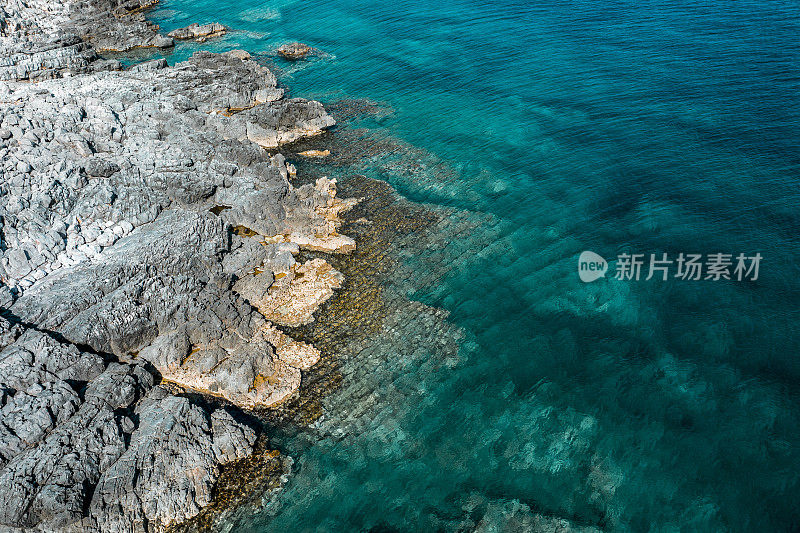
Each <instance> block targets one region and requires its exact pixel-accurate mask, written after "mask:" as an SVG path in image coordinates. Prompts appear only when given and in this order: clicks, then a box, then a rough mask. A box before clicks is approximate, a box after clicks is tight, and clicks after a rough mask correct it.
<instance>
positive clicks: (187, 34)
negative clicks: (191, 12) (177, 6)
mask: <svg viewBox="0 0 800 533" xmlns="http://www.w3.org/2000/svg"><path fill="white" fill-rule="evenodd" d="M227 31H228V30H227V29H226V28H225V26H223V25H222V24H218V23H216V22H212V23H210V24H202V25H200V24H198V23H196V22H195V23H194V24H190V25H188V26H186V27H185V28H178V29H177V30H173V31H171V32H169V33H168V34H167V36H168V37H172V38H173V39H181V40H187V39H195V40H197V41H198V42H204V41H205V40H206V39H209V38H211V37H219V36H221V35H225V32H227Z"/></svg>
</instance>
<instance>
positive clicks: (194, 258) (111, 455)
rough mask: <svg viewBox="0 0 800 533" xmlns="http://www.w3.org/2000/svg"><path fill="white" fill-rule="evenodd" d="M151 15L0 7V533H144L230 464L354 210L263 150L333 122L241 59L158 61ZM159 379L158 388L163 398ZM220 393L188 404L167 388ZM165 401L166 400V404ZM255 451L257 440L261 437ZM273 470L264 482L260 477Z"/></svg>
mask: <svg viewBox="0 0 800 533" xmlns="http://www.w3.org/2000/svg"><path fill="white" fill-rule="evenodd" d="M153 3H154V2H153V1H152V0H134V1H132V2H127V3H123V2H117V1H113V0H83V1H67V2H64V3H58V2H55V1H54V0H25V1H23V0H11V1H9V2H6V3H4V5H3V6H2V7H0V117H2V121H0V161H1V163H0V164H1V165H2V176H3V179H2V182H1V183H0V187H2V194H1V195H0V217H1V219H2V228H1V229H2V241H0V252H1V253H2V255H1V256H0V276H2V278H1V279H0V306H1V307H2V315H3V316H4V318H3V319H2V320H0V339H1V340H2V342H0V350H2V351H0V487H1V488H0V494H2V495H3V498H0V525H2V526H3V527H4V528H6V529H9V530H31V531H56V530H59V531H161V530H163V529H165V528H167V527H170V526H173V527H174V526H176V525H177V524H180V523H182V522H184V521H186V520H187V519H190V518H192V517H194V516H196V515H198V513H200V512H201V510H202V508H203V507H205V506H207V505H209V504H210V503H211V502H212V493H213V491H214V486H215V483H216V481H217V478H218V476H219V474H220V470H221V467H222V466H223V465H226V464H230V463H232V462H236V461H246V458H247V457H248V456H250V454H252V453H253V449H254V446H255V445H256V436H257V427H255V424H253V423H252V422H251V421H248V419H247V417H244V416H241V414H242V411H241V409H255V408H258V409H263V408H266V407H269V406H274V405H277V404H280V403H282V402H285V401H287V400H288V399H291V398H293V397H295V396H296V395H297V391H298V388H299V386H300V382H301V378H302V372H303V371H305V370H307V369H309V368H310V367H311V366H313V365H314V364H315V363H316V362H317V361H318V360H319V358H320V352H319V350H318V349H317V348H315V347H314V346H312V345H311V344H309V343H306V342H302V341H299V340H295V339H293V338H292V337H290V336H289V335H287V333H286V332H285V331H283V330H282V329H281V328H283V327H296V326H299V325H302V324H308V323H309V322H310V321H312V320H313V313H314V311H315V310H316V309H317V308H318V307H319V306H320V305H322V304H323V303H324V302H325V301H326V300H327V299H328V298H330V297H331V296H332V294H333V291H334V290H335V289H337V288H338V287H340V286H341V284H342V282H343V277H342V275H341V274H340V273H339V272H338V271H336V270H335V269H334V268H333V267H331V265H330V264H329V263H328V262H327V261H326V260H325V259H324V258H321V257H316V258H313V259H309V260H308V261H305V262H301V261H298V260H297V259H296V256H297V255H298V254H299V253H300V251H301V250H308V251H314V252H324V253H334V254H343V253H348V252H351V251H352V250H353V249H354V248H355V245H356V244H355V241H354V240H353V239H351V238H349V237H347V236H345V235H342V234H340V233H339V232H338V229H339V227H340V225H341V223H342V221H341V219H340V215H341V214H342V213H343V212H345V211H347V210H348V209H350V208H352V207H353V206H354V205H355V200H341V199H339V198H337V196H336V183H335V181H334V180H330V179H327V178H325V177H320V178H319V179H317V180H316V181H315V182H314V183H309V184H306V185H303V186H299V187H295V186H293V185H292V184H291V182H290V177H292V176H293V174H294V173H295V172H296V171H295V169H294V167H293V166H292V165H290V164H288V163H287V162H286V160H285V159H284V157H283V156H282V155H281V154H280V153H279V152H280V147H281V146H283V145H286V144H287V143H292V142H296V141H298V140H300V139H303V138H308V137H312V136H316V135H318V134H320V133H321V132H323V131H324V130H326V129H327V128H330V127H331V126H333V125H334V123H335V122H334V120H333V119H332V118H331V117H330V116H329V115H328V113H327V112H326V110H325V109H324V108H323V106H322V105H321V104H320V103H318V102H314V101H308V100H303V99H296V98H286V97H285V96H284V91H283V89H281V88H279V87H278V85H277V82H276V79H275V76H274V75H273V74H272V73H271V72H270V71H269V70H268V69H266V68H264V67H262V66H260V65H258V64H257V63H255V62H254V61H251V60H250V57H249V54H247V52H244V51H231V52H227V53H224V54H211V53H207V52H198V53H196V54H195V55H194V56H193V57H192V58H190V59H189V60H187V61H185V62H182V63H179V64H177V65H175V66H173V67H170V66H168V65H167V64H166V62H165V61H164V60H155V61H149V62H146V63H142V64H139V65H136V66H134V67H132V68H130V69H127V70H123V69H122V68H123V67H122V64H121V63H120V62H118V61H115V60H106V59H102V58H101V57H100V56H99V55H98V53H97V52H98V51H108V50H116V51H126V50H131V49H133V48H137V47H153V46H155V47H161V46H169V45H171V44H172V40H171V38H169V37H164V36H161V35H159V34H158V31H157V30H158V28H157V27H155V26H153V25H152V24H150V23H148V22H147V21H146V20H145V19H144V16H143V14H142V13H141V10H142V9H144V8H147V7H149V6H150V5H152V4H153ZM176 386H177V387H178V389H177V390H176ZM181 390H188V391H197V392H200V393H202V394H204V395H211V396H214V397H218V398H221V399H222V400H224V402H223V404H224V405H226V407H224V406H223V407H212V408H208V407H207V404H205V403H204V402H196V401H193V400H191V399H190V398H191V395H189V396H188V397H187V396H186V395H184V394H180V391H181ZM176 394H177V395H176ZM260 446H262V447H263V446H264V445H263V441H262V444H260ZM278 470H280V468H278Z"/></svg>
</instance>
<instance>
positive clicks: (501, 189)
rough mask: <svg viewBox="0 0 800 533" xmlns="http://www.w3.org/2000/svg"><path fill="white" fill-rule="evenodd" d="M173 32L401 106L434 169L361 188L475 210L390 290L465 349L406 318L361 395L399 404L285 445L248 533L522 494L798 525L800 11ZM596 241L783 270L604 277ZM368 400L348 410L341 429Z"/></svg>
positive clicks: (185, 19) (263, 7) (178, 7)
mask: <svg viewBox="0 0 800 533" xmlns="http://www.w3.org/2000/svg"><path fill="white" fill-rule="evenodd" d="M152 15H153V17H154V18H155V20H156V21H157V22H159V23H160V24H161V25H162V27H163V29H164V30H166V31H169V30H172V29H174V28H176V27H180V26H184V25H186V24H188V23H191V22H200V23H202V22H211V21H215V22H221V23H223V24H226V25H227V26H229V27H231V28H234V30H235V31H233V32H231V33H230V34H229V35H227V36H226V37H225V38H223V39H221V40H217V41H213V42H209V43H206V44H205V45H202V48H203V49H210V50H216V51H221V50H227V49H231V48H239V47H241V48H245V49H247V50H249V51H250V52H251V53H256V52H264V53H265V54H267V55H269V54H270V53H271V52H272V51H274V49H275V48H276V47H277V46H278V45H279V44H281V43H283V42H286V41H288V40H292V41H293V40H299V41H302V42H306V43H308V44H311V45H312V46H314V47H316V48H319V49H320V50H322V51H324V52H326V53H327V54H328V55H327V56H325V57H320V58H315V59H313V60H311V61H307V62H302V63H295V64H290V63H287V62H283V61H281V60H277V59H275V60H274V66H275V67H276V69H277V70H278V71H279V73H280V75H281V76H280V79H281V81H282V82H283V83H285V84H287V85H288V86H290V87H291V90H292V94H293V95H295V96H303V97H309V98H316V99H319V100H321V101H323V102H325V103H331V102H334V101H337V100H340V99H347V98H366V99H369V100H373V101H377V102H382V103H385V104H386V105H388V106H390V107H391V108H392V109H393V110H394V112H393V113H392V114H391V115H389V116H388V117H385V118H382V119H380V120H375V121H368V122H367V123H366V126H368V127H369V128H371V129H373V130H374V131H375V132H377V133H378V134H380V135H385V136H391V137H393V138H395V139H398V140H401V141H403V142H405V143H408V145H409V146H414V147H417V148H418V149H419V150H423V151H424V154H425V159H424V163H425V167H423V168H417V169H413V171H412V170H411V169H409V167H408V166H402V165H400V166H397V165H395V166H392V165H379V164H376V165H375V167H374V168H372V169H359V170H360V171H364V172H371V174H372V175H373V176H374V177H379V178H381V179H384V180H386V181H388V182H389V183H391V184H392V185H393V186H394V187H396V188H397V189H398V190H399V191H400V192H401V193H402V194H403V195H405V196H406V197H407V198H409V199H411V200H413V201H418V202H426V203H429V204H434V205H439V206H445V207H447V208H452V209H454V210H455V212H458V213H461V214H460V215H459V216H458V217H454V218H453V219H450V220H449V222H447V223H443V224H441V226H440V227H437V228H434V229H433V230H431V233H430V234H428V235H426V237H425V238H426V239H428V240H427V241H426V242H427V243H428V244H427V249H426V250H425V251H424V252H420V251H418V250H417V249H418V248H419V247H423V248H426V243H424V242H416V243H413V246H411V248H414V246H416V248H414V251H413V253H412V252H409V251H406V252H402V250H398V251H397V254H398V255H400V256H402V257H404V262H403V267H402V270H401V272H402V276H401V277H402V278H403V280H401V281H397V283H396V284H395V286H394V287H392V290H394V291H401V292H402V293H403V294H407V295H408V296H410V297H411V298H413V299H415V300H417V301H420V302H423V303H425V304H427V305H430V306H433V307H437V308H442V309H445V310H447V311H449V312H450V315H449V318H448V321H449V326H448V327H452V328H455V329H459V330H460V331H461V334H459V335H456V334H453V335H452V340H453V342H458V343H460V346H459V347H458V355H457V356H453V355H452V354H451V353H450V351H448V350H438V349H437V348H435V347H434V346H433V345H434V342H433V341H434V340H436V339H438V336H439V335H440V334H441V332H440V331H439V330H436V329H435V328H432V327H430V326H429V325H428V324H426V323H423V322H424V320H423V318H424V314H422V315H418V316H417V317H416V318H414V319H412V318H409V317H406V318H405V319H402V320H400V325H399V326H398V328H397V331H398V332H399V333H396V335H395V336H394V337H392V338H389V335H388V334H387V335H386V336H385V338H384V337H382V338H378V339H376V340H375V342H374V345H373V346H372V347H371V351H370V353H372V354H373V357H372V359H371V361H373V363H372V366H370V367H369V368H370V370H371V371H370V373H369V375H368V376H362V378H363V379H364V380H365V381H366V382H367V383H369V384H370V385H372V386H374V387H375V388H376V389H377V390H378V392H377V393H376V395H375V396H376V398H377V399H376V400H375V405H374V406H373V407H371V408H370V409H366V410H365V414H363V415H362V419H361V420H359V421H358V422H357V423H356V422H353V421H352V420H350V421H349V422H347V423H344V422H342V423H341V426H342V427H343V428H345V429H344V430H342V431H341V432H340V433H336V432H335V430H334V429H331V428H327V429H326V428H325V424H322V425H321V427H320V428H317V429H316V430H313V429H312V430H307V431H302V432H299V433H298V434H296V435H287V436H283V437H281V438H280V439H279V442H280V445H281V447H282V448H283V449H286V450H287V451H289V453H291V454H292V455H294V456H295V457H296V458H297V472H296V473H295V475H294V477H293V478H292V479H291V480H290V482H289V484H288V485H287V487H286V488H285V490H284V492H283V493H282V494H281V495H280V496H279V498H278V501H277V502H276V503H275V504H274V506H273V510H277V512H276V513H275V512H271V511H270V510H267V511H265V512H262V513H260V514H258V515H256V516H252V517H248V518H247V519H246V520H244V521H240V522H238V523H237V524H235V528H234V529H235V530H237V531H285V530H288V529H289V528H291V529H299V530H330V531H342V530H370V529H374V530H392V529H397V530H434V529H444V530H455V529H458V528H459V527H464V526H465V525H468V523H469V521H475V522H477V521H480V520H481V517H482V516H483V514H484V512H485V511H486V509H491V508H494V507H493V506H496V505H499V504H500V503H502V502H513V501H518V502H520V503H522V504H524V505H527V506H528V507H529V508H530V509H531V510H532V511H535V512H540V513H544V514H548V515H555V516H564V517H567V518H569V519H571V520H574V521H575V522H577V523H580V524H584V525H595V526H599V527H602V528H605V529H608V530H615V531H617V530H618V531H672V530H678V529H680V528H681V527H683V529H684V530H687V531H695V530H697V531H720V530H731V531H790V530H796V529H797V528H798V527H800V510H798V508H797V502H798V501H800V486H799V485H798V475H799V474H800V450H798V445H799V444H800V424H799V422H800V394H799V391H800V385H799V384H800V362H798V357H797V354H798V352H800V350H798V348H800V327H799V326H798V325H797V321H798V319H799V318H800V316H798V315H800V312H799V311H800V309H799V308H798V298H799V297H800V270H799V269H798V267H797V266H796V264H795V258H796V257H798V252H800V242H799V240H798V237H797V235H798V229H800V214H799V213H800V211H798V203H799V202H800V193H799V192H798V170H799V169H800V146H798V139H800V104H798V102H800V39H798V35H800V5H798V4H797V3H796V2H778V1H776V2H737V3H720V2H710V1H709V2H620V3H615V4H613V5H609V4H608V3H606V2H593V1H576V2H538V3H535V4H534V3H523V2H517V1H495V2H491V3H489V4H486V3H482V2H476V1H473V0H450V1H446V2H439V3H436V4H433V3H430V2H422V1H415V0H401V1H398V2H390V3H389V2H387V3H380V4H376V3H375V2H367V1H363V0H335V1H331V2H313V1H311V2H292V1H277V2H255V1H250V0H248V1H244V2H241V1H239V2H233V1H226V0H222V1H220V0H217V1H214V2H211V1H208V0H201V1H189V0H163V2H162V5H161V7H160V8H159V9H158V10H156V11H155V12H153V13H152ZM198 48H200V47H199V46H198V45H193V44H181V45H179V46H178V47H177V48H176V50H175V52H174V54H172V56H171V57H170V58H169V59H170V61H177V60H180V59H183V58H185V57H187V56H188V55H190V54H191V53H192V52H193V51H194V50H196V49H198ZM343 174H345V172H344V171H343ZM341 177H345V176H344V175H343V176H341ZM465 220H467V221H469V223H468V224H465V225H466V226H467V227H468V228H469V229H464V228H463V227H461V226H460V225H459V224H462V223H464V221H465ZM437 231H438V232H439V233H438V234H437V233H436V232H437ZM437 235H438V237H437ZM586 249H589V250H594V251H595V252H598V253H600V254H601V255H603V256H605V257H606V258H607V259H611V258H614V257H615V256H616V255H617V254H619V253H621V252H623V251H627V252H636V253H645V254H650V253H655V254H661V253H663V252H667V253H669V254H670V255H672V256H674V255H676V254H677V253H679V252H685V253H688V252H698V253H713V252H726V253H734V254H736V253H739V252H744V253H747V254H753V253H755V252H760V253H761V254H762V255H763V256H764V260H763V263H762V265H761V274H760V278H759V279H758V281H756V282H747V283H736V282H732V281H717V282H711V281H706V282H700V281H691V282H690V281H680V280H670V281H667V282H661V281H656V280H651V281H638V282H635V281H617V280H614V279H607V280H600V281H597V282H595V283H593V284H583V283H581V282H580V280H579V279H578V275H577V271H576V270H577V268H576V267H577V257H578V254H579V253H580V252H581V251H582V250H586ZM612 268H613V265H612ZM398 275H400V274H398ZM420 317H423V318H420ZM437 332H438V333H437ZM404 335H405V336H404ZM440 352H441V353H440ZM445 352H446V354H445V355H443V353H445ZM448 354H449V355H448ZM381 357H383V360H384V361H385V362H384V363H382V364H379V363H378V362H376V361H380V360H381ZM398 361H401V362H402V364H399V363H398ZM443 361H444V362H443ZM346 364H347V365H350V366H352V367H357V366H358V365H359V364H365V365H366V363H365V362H364V360H362V361H359V360H358V359H353V360H349V361H348V362H347V363H346ZM367 366H369V365H367ZM356 397H357V398H361V397H360V396H358V395H357V394H356V393H355V392H354V391H353V389H352V388H348V387H345V388H344V389H343V390H342V391H341V392H340V393H338V396H335V397H333V398H331V399H330V403H329V406H328V407H329V409H330V416H329V418H330V419H331V421H330V425H331V427H335V426H336V425H337V424H336V420H335V409H336V407H337V406H352V404H353V402H354V399H353V398H356ZM361 400H362V401H363V398H361ZM498 502H500V503H498ZM487 520H488V519H487Z"/></svg>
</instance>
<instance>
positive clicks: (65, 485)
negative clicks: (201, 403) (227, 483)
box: [0, 318, 255, 531]
mask: <svg viewBox="0 0 800 533" xmlns="http://www.w3.org/2000/svg"><path fill="white" fill-rule="evenodd" d="M154 381H155V378H154V376H153V375H152V374H151V373H150V372H149V371H148V370H147V369H146V368H145V367H144V366H143V365H141V364H130V365H129V364H120V363H107V362H105V361H104V360H103V359H102V358H101V357H100V356H98V355H96V354H93V353H87V352H83V351H80V350H78V349H77V348H76V347H75V346H74V345H70V344H64V343H61V342H59V341H57V340H55V339H53V338H52V337H51V336H49V335H46V334H44V333H41V332H39V331H35V330H32V329H28V328H25V327H22V326H19V325H13V324H11V323H10V322H8V321H7V320H5V319H2V318H0V415H2V418H0V491H2V498H0V524H2V525H4V526H11V527H12V528H34V529H35V530H39V531H53V530H55V529H72V530H75V531H140V530H144V529H147V528H149V529H150V530H159V529H162V528H163V527H165V526H167V525H169V524H170V523H173V522H175V521H183V520H185V519H187V518H190V517H192V516H194V515H196V514H197V513H198V512H199V510H200V507H202V506H203V505H206V504H207V503H208V502H209V501H210V499H211V488H212V486H213V483H214V481H215V480H216V478H217V475H218V474H219V467H220V465H223V464H226V463H229V462H231V461H234V460H236V459H240V458H243V457H246V456H247V455H249V454H250V452H251V450H252V446H253V443H254V441H255V432H254V431H253V429H252V428H250V427H248V426H245V425H243V424H241V423H239V422H236V421H235V420H234V419H233V418H232V417H231V415H230V414H228V413H227V412H225V411H223V410H216V411H214V412H213V413H210V414H209V413H208V412H206V411H204V410H203V409H201V408H200V407H198V406H196V405H192V404H191V403H190V402H189V400H187V399H186V398H180V397H176V396H172V395H170V394H169V393H167V391H166V390H164V389H162V388H160V387H158V386H154ZM87 510H88V512H87Z"/></svg>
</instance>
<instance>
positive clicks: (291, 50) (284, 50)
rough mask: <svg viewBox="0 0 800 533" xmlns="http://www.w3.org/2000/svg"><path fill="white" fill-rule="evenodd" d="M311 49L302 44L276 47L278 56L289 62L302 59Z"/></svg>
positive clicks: (287, 44)
mask: <svg viewBox="0 0 800 533" xmlns="http://www.w3.org/2000/svg"><path fill="white" fill-rule="evenodd" d="M312 50H313V48H311V47H310V46H308V45H307V44H304V43H286V44H282V45H281V46H280V47H278V55H279V56H281V57H282V58H284V59H288V60H290V61H297V60H299V59H304V58H305V57H306V56H307V55H308V54H310V53H311V51H312Z"/></svg>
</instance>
